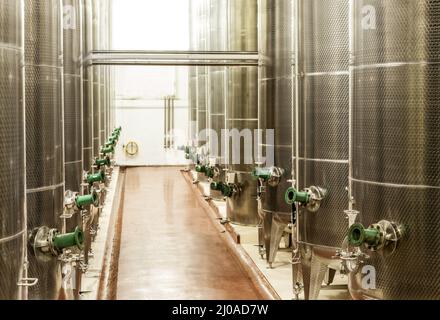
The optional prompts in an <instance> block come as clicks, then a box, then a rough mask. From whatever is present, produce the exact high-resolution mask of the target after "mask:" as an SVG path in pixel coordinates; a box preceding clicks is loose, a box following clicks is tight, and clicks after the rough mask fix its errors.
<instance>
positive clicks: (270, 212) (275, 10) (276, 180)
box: [257, 0, 295, 265]
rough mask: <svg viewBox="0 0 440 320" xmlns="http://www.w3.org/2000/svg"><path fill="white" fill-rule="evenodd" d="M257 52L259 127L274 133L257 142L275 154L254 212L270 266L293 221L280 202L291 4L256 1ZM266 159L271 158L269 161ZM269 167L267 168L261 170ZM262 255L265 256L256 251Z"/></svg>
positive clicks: (284, 182)
mask: <svg viewBox="0 0 440 320" xmlns="http://www.w3.org/2000/svg"><path fill="white" fill-rule="evenodd" d="M260 3H261V7H260V8H259V21H260V22H259V25H260V28H261V29H260V45H259V47H260V49H259V52H260V54H261V57H262V59H263V62H262V66H261V69H260V70H261V71H260V74H259V80H258V85H259V102H260V106H259V119H260V124H259V128H260V129H262V130H274V141H273V142H272V141H267V140H266V139H265V137H266V136H265V134H263V135H262V138H264V139H263V140H262V141H259V145H260V148H259V149H260V150H261V151H262V156H263V157H265V156H268V155H269V153H271V152H272V153H273V154H274V159H273V160H274V163H273V164H267V163H263V164H261V166H263V168H260V169H261V172H265V173H266V174H267V173H269V174H270V177H269V176H267V175H265V176H264V177H263V176H262V175H261V176H258V175H257V177H258V178H259V181H260V186H259V187H260V197H259V201H258V206H259V213H260V216H261V218H262V220H263V226H262V227H263V229H262V231H263V234H261V232H260V235H259V237H260V245H261V246H262V247H264V248H265V254H266V260H267V261H268V263H269V265H272V263H273V262H274V260H275V257H276V253H277V251H278V248H279V245H280V241H281V239H282V236H283V233H284V232H285V230H286V228H287V226H288V225H289V224H290V223H291V222H292V206H290V205H287V203H286V202H285V201H284V193H285V191H286V189H287V188H289V187H290V186H291V185H292V184H291V182H288V180H290V179H291V177H292V147H293V141H292V133H293V122H292V115H293V102H294V98H295V96H294V86H293V83H294V82H293V65H292V61H293V57H294V52H293V50H294V41H293V37H294V34H293V32H292V31H293V28H294V17H293V14H292V13H293V3H294V2H293V1H292V0H264V1H260ZM269 160H271V159H269ZM265 165H269V166H272V167H268V166H266V167H264V166H265ZM261 254H262V255H263V254H264V253H263V252H261Z"/></svg>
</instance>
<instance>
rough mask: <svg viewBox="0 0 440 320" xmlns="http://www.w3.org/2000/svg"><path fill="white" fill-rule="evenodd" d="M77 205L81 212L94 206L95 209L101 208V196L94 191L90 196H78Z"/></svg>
mask: <svg viewBox="0 0 440 320" xmlns="http://www.w3.org/2000/svg"><path fill="white" fill-rule="evenodd" d="M75 205H76V207H77V208H78V209H79V210H84V208H85V207H87V206H90V205H93V206H95V207H98V206H99V196H98V193H97V192H96V190H94V189H93V190H92V192H91V193H90V194H88V195H84V196H77V197H76V199H75Z"/></svg>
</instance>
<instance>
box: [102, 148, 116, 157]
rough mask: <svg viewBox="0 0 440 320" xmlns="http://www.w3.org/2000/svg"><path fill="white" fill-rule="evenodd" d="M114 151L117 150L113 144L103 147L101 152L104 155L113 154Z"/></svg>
mask: <svg viewBox="0 0 440 320" xmlns="http://www.w3.org/2000/svg"><path fill="white" fill-rule="evenodd" d="M114 152H115V148H114V147H113V146H110V147H102V148H101V154H102V155H103V156H106V155H108V154H113V153H114Z"/></svg>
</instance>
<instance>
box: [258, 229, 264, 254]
mask: <svg viewBox="0 0 440 320" xmlns="http://www.w3.org/2000/svg"><path fill="white" fill-rule="evenodd" d="M264 247H265V246H264V229H263V225H259V226H258V250H259V253H260V256H261V259H264V253H265V248H264Z"/></svg>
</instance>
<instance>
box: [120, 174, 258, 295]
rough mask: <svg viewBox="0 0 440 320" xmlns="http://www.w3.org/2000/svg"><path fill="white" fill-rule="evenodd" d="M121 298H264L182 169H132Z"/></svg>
mask: <svg viewBox="0 0 440 320" xmlns="http://www.w3.org/2000/svg"><path fill="white" fill-rule="evenodd" d="M117 298H118V299H122V300H126V299H159V300H161V299H183V300H185V299H187V300H194V299H206V300H223V299H236V300H240V299H259V298H260V297H259V295H258V293H257V291H256V290H255V288H254V287H253V285H252V282H251V281H250V279H249V278H247V276H246V274H245V272H244V271H243V270H242V269H241V268H240V266H239V264H238V263H237V262H236V261H235V260H234V259H233V257H232V256H231V254H230V253H229V251H228V250H227V248H226V246H225V244H224V242H223V240H222V238H221V237H220V234H219V233H218V231H217V230H216V228H215V227H214V225H213V222H212V221H211V220H210V219H209V218H208V215H207V213H206V212H205V211H204V210H203V209H202V208H201V207H200V205H199V202H198V200H197V199H196V198H195V196H194V193H193V191H192V190H191V187H190V186H189V185H188V184H187V182H186V181H185V180H184V178H183V177H182V175H181V173H180V172H179V170H178V169H177V168H130V169H127V173H126V189H125V200H124V207H123V223H122V238H121V249H120V257H119V274H118V286H117Z"/></svg>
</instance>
